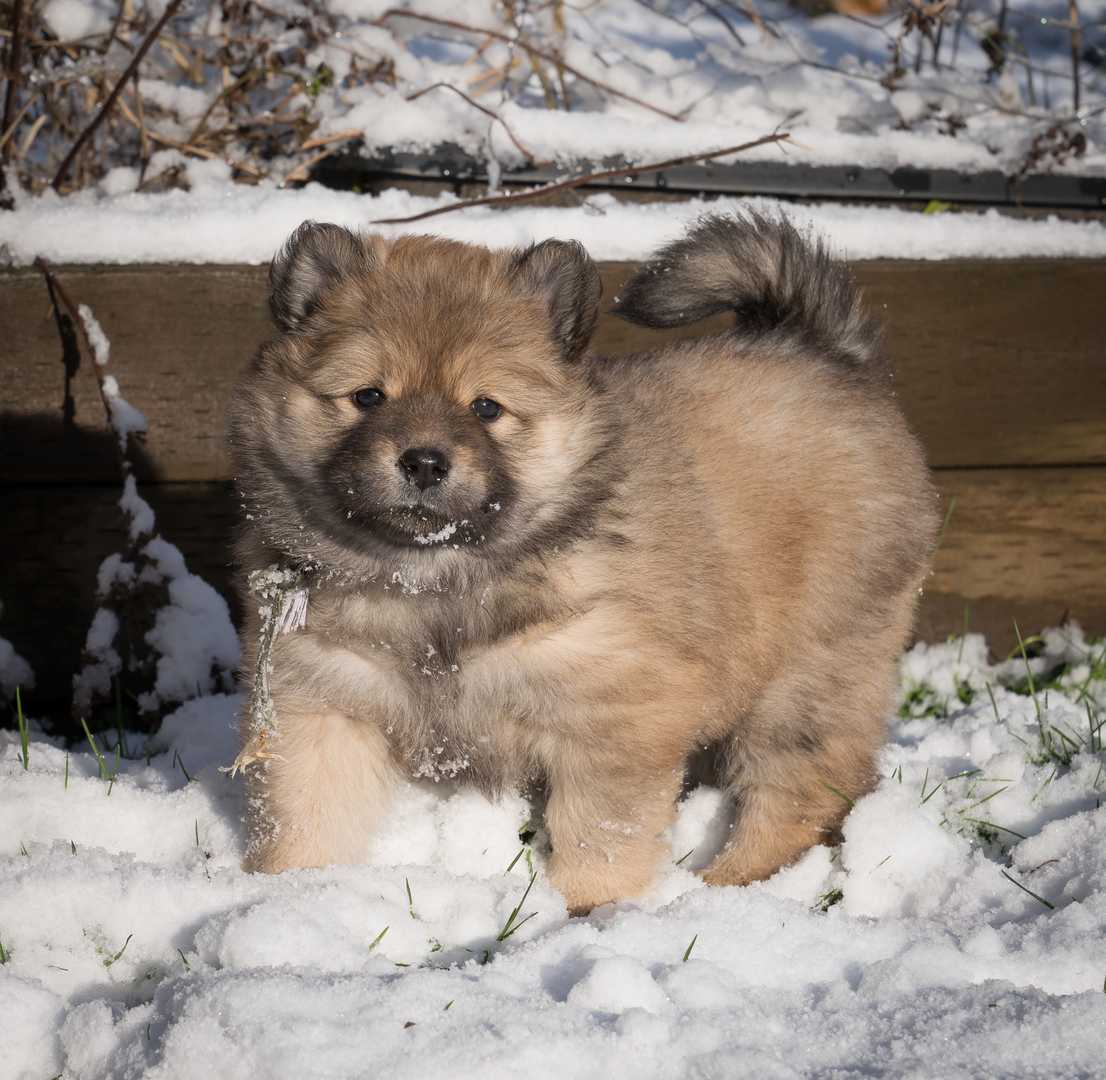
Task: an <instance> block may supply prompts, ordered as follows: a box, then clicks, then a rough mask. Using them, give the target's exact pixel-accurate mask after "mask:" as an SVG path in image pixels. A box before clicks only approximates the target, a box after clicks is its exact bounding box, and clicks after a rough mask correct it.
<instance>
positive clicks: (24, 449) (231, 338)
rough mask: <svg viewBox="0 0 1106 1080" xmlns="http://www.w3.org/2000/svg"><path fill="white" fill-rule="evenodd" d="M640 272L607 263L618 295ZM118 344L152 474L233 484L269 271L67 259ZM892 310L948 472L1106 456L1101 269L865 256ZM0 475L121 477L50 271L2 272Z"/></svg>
mask: <svg viewBox="0 0 1106 1080" xmlns="http://www.w3.org/2000/svg"><path fill="white" fill-rule="evenodd" d="M631 269H632V268H631V267H629V266H625V265H618V264H607V265H604V266H603V267H602V270H603V276H604V281H605V286H606V293H607V296H608V297H610V296H613V295H614V294H615V293H616V292H617V289H618V286H619V285H620V284H621V282H622V281H623V280H625V277H626V276H627V275H628V274H629V273H630V272H631ZM59 272H60V273H61V274H62V277H63V280H64V281H65V282H66V284H67V287H68V289H69V290H70V291H71V293H72V295H73V296H74V297H75V298H76V299H77V300H79V301H82V302H86V303H88V304H89V305H90V306H91V307H92V308H93V310H94V311H95V312H96V314H97V316H98V318H100V320H101V322H102V323H103V325H104V327H105V330H106V331H107V333H108V335H109V337H110V338H111V339H112V348H113V360H112V371H113V373H114V374H115V376H116V378H117V379H118V380H119V382H120V386H121V387H122V389H123V393H124V396H125V397H127V398H128V400H130V401H131V402H132V403H133V404H134V405H136V406H138V407H140V408H141V409H143V411H144V412H145V413H146V414H147V417H148V418H149V420H150V438H149V440H148V442H147V445H146V448H145V451H144V453H143V454H142V455H140V460H139V462H138V471H139V475H140V476H143V477H147V478H151V479H152V478H156V479H160V480H208V479H221V478H225V477H226V475H227V463H226V459H225V456H224V454H223V450H222V441H221V440H222V412H223V409H224V407H225V403H226V400H227V398H228V395H229V393H230V390H231V388H232V387H233V385H234V383H235V381H236V380H237V378H238V375H239V373H240V372H241V370H242V368H243V367H244V365H245V363H246V362H247V360H248V359H249V357H250V356H251V355H252V354H253V352H254V351H255V350H256V348H257V346H258V344H259V343H260V342H261V341H262V340H263V339H264V338H265V337H266V336H267V335H268V334H269V333H270V330H271V328H270V326H269V322H268V315H267V311H266V305H265V293H266V290H265V284H264V279H265V269H264V268H263V267H209V266H177V267H149V266H146V267H93V268H89V267H68V268H66V267H63V268H60V271H59ZM855 272H856V276H857V279H858V281H860V283H861V284H862V285H864V286H865V288H866V290H867V293H868V296H869V299H870V301H871V302H872V303H874V304H875V305H877V306H878V305H886V313H887V321H888V333H887V348H888V352H889V354H890V355H891V357H892V360H893V365H894V368H895V372H896V386H897V389H898V393H899V395H900V397H901V399H902V403H903V407H904V409H905V410H906V413H907V416H908V417H909V419H910V421H911V423H912V424H913V425H914V427H915V429H916V430H917V431H918V432H919V434H920V436H921V438H922V440H923V442H924V443H925V445H926V448H927V451H928V453H929V456H930V460H931V462H932V463H933V464H934V465H935V466H938V467H983V466H1009V465H1076V464H1102V463H1106V362H1104V359H1106V357H1104V352H1106V347H1104V345H1103V339H1102V335H1101V332H1100V327H1099V325H1098V321H1097V320H1098V319H1099V318H1100V316H1099V312H1100V309H1101V306H1102V302H1103V297H1106V263H1101V262H1086V261H1077V260H1066V261H1065V260H1051V261H1044V260H1039V261H1031V260H1022V261H1017V262H1013V263H1001V262H978V261H977V262H943V263H912V262H902V263H900V262H892V261H883V262H871V263H857V264H855ZM727 321H728V320H727V317H725V316H720V317H718V318H716V319H713V320H709V321H708V322H705V323H702V324H699V325H697V326H694V327H687V328H684V329H682V330H679V331H669V332H663V333H656V332H653V331H648V330H643V329H641V328H640V327H634V326H630V325H628V324H626V323H623V322H621V321H620V320H617V319H615V318H613V317H611V316H609V315H605V316H604V317H603V319H602V320H601V324H600V330H599V337H598V342H597V344H598V346H599V348H600V349H601V350H603V351H607V352H631V351H635V350H638V349H644V348H652V347H655V346H656V345H657V344H659V343H661V342H662V341H664V340H667V339H670V338H674V337H690V336H698V335H700V334H702V333H704V332H714V331H716V330H718V329H721V328H723V327H724V326H725V325H727ZM0 341H2V342H3V343H4V346H3V348H4V365H5V369H6V370H8V371H10V373H11V377H9V378H7V379H5V380H3V382H2V384H0V466H2V469H3V474H4V476H5V477H6V478H8V479H12V480H20V481H26V482H33V481H46V482H59V481H77V480H94V481H97V480H98V481H109V480H111V479H113V478H114V476H115V469H116V467H115V461H114V455H113V453H112V450H111V444H110V442H108V441H107V440H106V439H105V438H104V436H103V421H102V409H101V407H100V403H99V400H98V398H97V396H96V388H95V385H94V383H93V381H92V378H91V370H90V365H89V364H88V361H87V359H85V360H84V361H83V362H82V363H81V366H80V369H79V370H78V371H76V373H75V375H74V377H73V378H72V379H71V380H70V381H69V386H70V388H71V391H72V399H71V408H69V409H68V411H67V409H66V399H65V390H66V385H67V380H66V368H65V365H64V363H63V362H62V348H61V344H60V340H59V336H58V329H57V326H56V323H55V320H54V317H53V314H52V312H51V309H50V307H49V304H48V300H47V296H46V290H45V286H44V284H43V282H42V278H41V275H39V274H38V273H37V272H35V271H32V270H10V269H9V270H4V271H0Z"/></svg>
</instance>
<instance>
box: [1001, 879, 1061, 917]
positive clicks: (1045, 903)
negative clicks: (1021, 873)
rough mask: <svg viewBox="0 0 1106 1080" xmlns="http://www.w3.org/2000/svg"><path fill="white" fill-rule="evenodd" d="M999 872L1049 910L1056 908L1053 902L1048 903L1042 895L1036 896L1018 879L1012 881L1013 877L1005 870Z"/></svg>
mask: <svg viewBox="0 0 1106 1080" xmlns="http://www.w3.org/2000/svg"><path fill="white" fill-rule="evenodd" d="M1000 873H1001V874H1002V876H1003V877H1004V878H1006V880H1007V881H1013V882H1014V884H1015V885H1017V887H1018V888H1019V889H1021V891H1022V892H1027V893H1029V895H1030V896H1032V897H1033V899H1034V900H1040V901H1041V903H1042V904H1044V906H1045V907H1046V908H1048V909H1049V911H1055V910H1056V905H1055V904H1050V903H1049V902H1048V901H1047V900H1046V899H1045V898H1044V897H1043V896H1038V895H1037V894H1036V893H1035V892H1034V891H1033V890H1032V889H1027V888H1026V887H1025V886H1024V885H1023V884H1022V883H1021V882H1020V881H1014V879H1013V878H1012V877H1011V876H1010V875H1009V874H1008V873H1007V872H1006V871H1005V870H1002V871H1000Z"/></svg>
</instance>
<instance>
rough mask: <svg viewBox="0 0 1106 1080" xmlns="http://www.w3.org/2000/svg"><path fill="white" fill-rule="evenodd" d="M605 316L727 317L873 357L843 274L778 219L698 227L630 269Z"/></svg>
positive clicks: (873, 324) (869, 330) (759, 333)
mask: <svg viewBox="0 0 1106 1080" xmlns="http://www.w3.org/2000/svg"><path fill="white" fill-rule="evenodd" d="M613 311H614V313H615V314H616V315H619V316H620V317H621V318H624V319H627V320H629V321H630V322H634V323H638V324H639V325H641V326H648V327H653V328H660V327H671V326H685V325H687V324H689V323H693V322H698V321H699V320H700V319H705V318H707V317H708V316H710V315H716V314H718V313H719V312H723V311H733V312H734V313H735V314H736V316H737V319H736V323H735V328H736V329H737V330H738V331H739V332H741V333H744V334H747V335H751V336H754V337H758V338H761V337H766V336H773V337H782V338H792V339H795V340H797V342H799V343H802V344H804V345H808V346H811V347H814V348H817V349H818V350H819V351H821V352H822V353H823V354H827V353H828V354H829V355H831V356H835V357H837V358H839V359H841V360H844V361H846V362H851V363H853V364H858V365H862V366H866V365H868V364H870V363H874V362H875V361H876V360H877V358H878V357H879V323H878V320H876V319H874V318H872V317H871V316H870V315H868V313H867V312H866V311H865V310H864V305H863V303H862V301H861V297H860V294H859V292H858V290H857V288H856V286H855V285H854V284H853V281H852V276H851V275H850V273H849V270H848V267H847V266H846V265H845V264H844V263H841V262H838V261H836V260H834V259H833V258H831V256H830V255H829V253H828V252H827V251H826V249H825V246H824V245H823V244H822V242H821V241H820V240H813V241H811V240H808V239H806V238H805V237H804V236H803V235H802V234H801V233H800V232H799V230H798V229H796V228H795V226H794V225H792V224H791V222H790V221H788V220H787V219H786V218H779V219H775V220H773V219H770V218H766V217H763V216H761V215H759V214H755V213H748V214H744V215H742V216H734V217H726V216H721V215H715V216H711V217H707V218H705V219H703V220H702V221H700V222H699V223H698V224H697V225H696V226H695V227H694V228H692V230H691V231H690V232H689V233H688V235H687V236H685V237H684V238H683V239H682V240H677V241H675V242H674V243H672V244H669V245H668V246H667V247H665V248H663V249H662V250H661V251H659V252H658V253H657V255H656V256H655V257H654V258H653V259H652V260H651V261H650V262H649V263H648V264H646V266H644V267H643V268H642V269H641V270H640V271H638V273H637V274H636V275H635V276H634V277H633V278H632V279H631V280H630V281H629V282H628V283H627V285H626V286H625V287H624V288H623V289H622V291H621V294H620V295H619V296H618V297H616V299H615V306H614V308H613Z"/></svg>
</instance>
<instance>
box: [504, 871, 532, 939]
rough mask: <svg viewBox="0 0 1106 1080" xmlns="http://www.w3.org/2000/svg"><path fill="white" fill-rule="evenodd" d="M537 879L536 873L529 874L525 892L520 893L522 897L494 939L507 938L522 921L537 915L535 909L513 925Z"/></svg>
mask: <svg viewBox="0 0 1106 1080" xmlns="http://www.w3.org/2000/svg"><path fill="white" fill-rule="evenodd" d="M537 879H538V875H537V874H534V873H531V874H530V884H529V885H527V886H526V892H524V893H523V894H522V899H521V900H520V901H519V902H518V904H517V905H516V906H515V910H514V911H512V912H511V914H510V917H509V918H508V919H507V921H506V922H505V923H504V924H503V929H502V930H500V931H499V936H498V937H497V938H496V939H495V940H496V941H506V940H507V938H509V937H510V936H511V935H512V934H513V933H514V932H515V931H516V930H517V929H518V928H519V926H522V923H525V922H528V921H529V920H530V919H532V918H533V917H534V915H537V912H536V911H535V912H534V914H533V915H527V916H526V918H525V919H523V920H522V922H520V923H518V925H515V919H517V918H518V913H519V912H520V911H521V910H522V905H523V904H525V903H526V898H527V897H528V896H529V895H530V890H531V889H532V888H533V887H534V882H535V881H537Z"/></svg>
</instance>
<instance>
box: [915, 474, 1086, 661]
mask: <svg viewBox="0 0 1106 1080" xmlns="http://www.w3.org/2000/svg"><path fill="white" fill-rule="evenodd" d="M936 478H937V482H938V485H939V488H940V491H941V506H942V510H943V511H947V509H948V506H949V503H950V501H951V500H952V499H953V498H955V499H956V505H955V507H954V508H953V512H952V516H951V517H950V518H949V524H948V529H947V530H946V532H945V535H944V538H943V539H942V541H941V545H940V547H939V549H938V550H937V552H936V554H935V555H934V557H933V576H932V577H931V578H930V580H929V582H928V584H927V585H926V587H925V590H924V592H923V597H922V604H921V608H920V613H919V626H918V636H919V637H920V638H921V639H923V640H927V641H935V640H941V639H942V638H944V637H946V636H948V635H949V634H957V633H960V632H961V628H962V626H963V614H964V607H965V605H967V606H968V607H969V620H970V625H971V628H972V629H974V630H980V631H983V632H984V633H986V634H987V639H988V642H989V643H990V645H991V648H992V649H993V650H995V651H996V652H999V651H1001V652H1002V653H1003V654H1005V653H1006V652H1008V651H1009V650H1010V649H1011V648H1012V647H1013V646H1014V644H1015V643H1016V637H1015V633H1014V626H1013V620H1014V618H1017V619H1018V624H1019V626H1021V627H1022V628H1023V632H1024V630H1025V628H1027V627H1030V628H1032V631H1036V630H1038V629H1040V627H1042V626H1045V625H1050V626H1055V625H1058V624H1059V623H1060V622H1062V621H1063V619H1064V617H1065V615H1066V616H1069V617H1071V618H1073V619H1077V620H1078V621H1079V622H1080V623H1081V624H1082V625H1083V628H1084V629H1085V630H1086V631H1087V632H1088V633H1094V634H1104V633H1106V468H1103V467H1096V466H1091V467H1081V468H1040V469H941V470H938V471H937V474H936Z"/></svg>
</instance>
